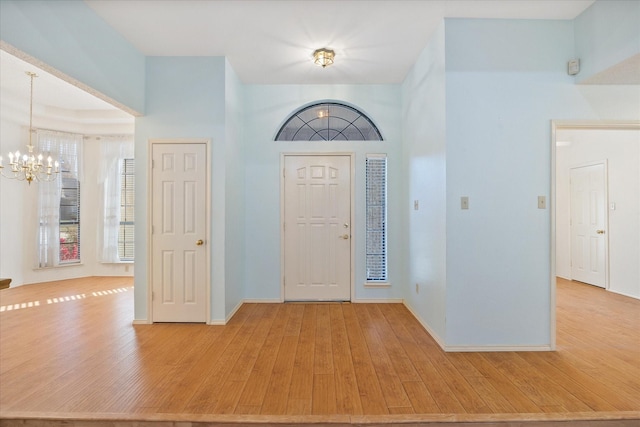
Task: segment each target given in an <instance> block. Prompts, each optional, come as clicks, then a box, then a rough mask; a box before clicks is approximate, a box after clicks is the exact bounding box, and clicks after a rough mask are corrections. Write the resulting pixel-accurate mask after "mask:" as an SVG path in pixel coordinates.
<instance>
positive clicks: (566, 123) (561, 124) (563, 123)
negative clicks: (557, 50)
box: [548, 120, 640, 350]
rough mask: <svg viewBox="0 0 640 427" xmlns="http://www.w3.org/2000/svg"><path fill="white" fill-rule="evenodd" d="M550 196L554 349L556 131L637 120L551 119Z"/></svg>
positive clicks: (633, 125) (626, 125)
mask: <svg viewBox="0 0 640 427" xmlns="http://www.w3.org/2000/svg"><path fill="white" fill-rule="evenodd" d="M550 124H551V147H550V150H551V171H550V172H551V189H550V192H551V196H550V197H549V205H548V209H549V216H550V217H551V228H550V230H549V231H550V234H551V235H550V236H549V255H550V260H549V263H550V266H551V269H550V271H549V273H550V276H549V284H550V286H549V302H550V304H549V306H550V313H549V336H550V338H551V339H550V344H551V350H555V349H556V338H557V334H556V320H557V316H556V211H555V209H556V207H555V205H556V197H557V195H556V144H557V131H558V130H563V129H609V130H612V129H640V121H639V120H620V121H618V120H551V123H550Z"/></svg>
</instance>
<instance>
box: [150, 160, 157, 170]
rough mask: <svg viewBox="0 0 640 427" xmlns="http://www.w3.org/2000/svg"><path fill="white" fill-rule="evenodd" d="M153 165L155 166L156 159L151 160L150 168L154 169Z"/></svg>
mask: <svg viewBox="0 0 640 427" xmlns="http://www.w3.org/2000/svg"><path fill="white" fill-rule="evenodd" d="M155 167H156V161H155V160H151V169H154V168H155Z"/></svg>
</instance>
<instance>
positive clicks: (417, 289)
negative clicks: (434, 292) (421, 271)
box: [416, 283, 420, 294]
mask: <svg viewBox="0 0 640 427" xmlns="http://www.w3.org/2000/svg"><path fill="white" fill-rule="evenodd" d="M419 293H420V285H419V284H417V283H416V294H419Z"/></svg>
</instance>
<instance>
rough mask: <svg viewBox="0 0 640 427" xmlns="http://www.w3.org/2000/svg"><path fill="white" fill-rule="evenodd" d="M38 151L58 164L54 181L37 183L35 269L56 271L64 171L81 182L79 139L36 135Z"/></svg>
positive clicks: (43, 133) (67, 135)
mask: <svg viewBox="0 0 640 427" xmlns="http://www.w3.org/2000/svg"><path fill="white" fill-rule="evenodd" d="M36 139H37V144H38V147H39V149H40V150H41V151H42V152H43V154H44V155H45V157H47V155H48V153H51V155H52V156H53V157H56V158H58V159H59V160H60V170H61V173H60V174H59V175H58V177H57V179H55V180H53V181H50V182H40V183H38V218H39V233H38V260H37V261H38V267H39V268H47V267H55V266H57V265H58V264H59V263H60V197H61V195H62V194H61V192H62V175H63V173H64V172H63V171H71V173H72V174H73V175H74V176H75V177H76V179H78V180H79V179H80V164H81V162H80V161H79V160H80V159H81V157H82V139H83V137H82V135H78V134H71V133H64V132H54V131H42V130H39V131H37V132H36Z"/></svg>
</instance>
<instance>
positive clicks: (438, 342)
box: [403, 300, 447, 351]
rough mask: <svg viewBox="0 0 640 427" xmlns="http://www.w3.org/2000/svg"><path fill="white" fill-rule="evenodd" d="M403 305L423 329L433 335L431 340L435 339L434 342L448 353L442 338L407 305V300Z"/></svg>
mask: <svg viewBox="0 0 640 427" xmlns="http://www.w3.org/2000/svg"><path fill="white" fill-rule="evenodd" d="M403 304H404V306H405V307H407V310H409V313H411V314H412V315H413V317H414V318H415V319H416V320H417V321H418V322H419V323H420V324H421V325H422V327H423V328H424V329H426V331H427V333H428V334H429V335H431V338H433V339H434V341H435V342H436V343H437V344H438V345H439V346H440V348H441V349H442V350H444V351H447V349H446V345H445V344H444V341H442V339H441V338H440V336H439V335H438V334H436V333H435V332H434V330H433V329H431V328H430V327H429V325H427V323H426V322H425V321H424V320H422V318H421V317H420V316H418V314H417V313H416V312H415V311H414V310H413V308H411V306H410V305H409V304H408V303H407V301H406V300H405V301H403Z"/></svg>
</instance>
